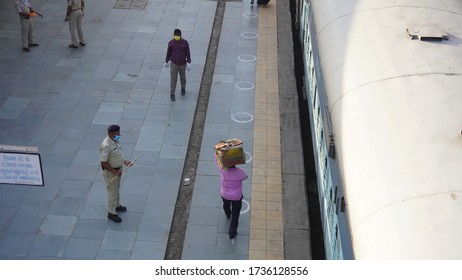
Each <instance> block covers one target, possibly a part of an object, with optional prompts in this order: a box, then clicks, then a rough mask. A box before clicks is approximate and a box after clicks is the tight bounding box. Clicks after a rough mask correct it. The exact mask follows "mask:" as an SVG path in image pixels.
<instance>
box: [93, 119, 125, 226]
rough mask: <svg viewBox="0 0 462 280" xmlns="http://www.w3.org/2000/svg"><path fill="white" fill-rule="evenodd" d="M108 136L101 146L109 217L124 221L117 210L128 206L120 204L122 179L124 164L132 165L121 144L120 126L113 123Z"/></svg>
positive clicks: (118, 221) (113, 219) (116, 220)
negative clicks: (126, 157)
mask: <svg viewBox="0 0 462 280" xmlns="http://www.w3.org/2000/svg"><path fill="white" fill-rule="evenodd" d="M107 134H108V135H107V137H106V138H104V140H103V142H102V143H101V145H100V147H99V151H100V161H101V167H102V169H103V177H104V180H105V181H106V186H107V195H108V213H107V218H108V219H109V220H112V221H114V222H116V223H120V222H122V219H121V218H120V217H119V216H118V215H117V211H119V212H125V211H127V207H125V206H122V205H120V195H119V189H120V180H121V177H122V166H123V165H124V164H125V165H127V166H128V165H130V164H131V162H130V161H129V160H124V156H123V154H122V148H121V147H120V145H119V140H120V126H118V125H116V124H113V125H110V126H109V127H108V128H107Z"/></svg>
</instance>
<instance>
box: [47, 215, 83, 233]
mask: <svg viewBox="0 0 462 280" xmlns="http://www.w3.org/2000/svg"><path fill="white" fill-rule="evenodd" d="M76 222H77V217H73V216H59V215H47V216H46V217H45V220H44V221H43V224H42V226H41V227H40V232H41V233H42V234H52V235H63V236H69V235H71V233H72V231H73V230H74V226H75V223H76Z"/></svg>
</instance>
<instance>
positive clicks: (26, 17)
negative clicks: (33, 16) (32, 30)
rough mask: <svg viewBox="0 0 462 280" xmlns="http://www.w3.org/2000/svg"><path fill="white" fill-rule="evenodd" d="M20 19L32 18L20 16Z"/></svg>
mask: <svg viewBox="0 0 462 280" xmlns="http://www.w3.org/2000/svg"><path fill="white" fill-rule="evenodd" d="M20 18H23V19H30V17H28V16H20Z"/></svg>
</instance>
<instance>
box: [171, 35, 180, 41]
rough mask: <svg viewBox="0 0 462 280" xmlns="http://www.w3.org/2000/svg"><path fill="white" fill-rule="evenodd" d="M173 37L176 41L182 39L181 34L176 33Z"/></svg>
mask: <svg viewBox="0 0 462 280" xmlns="http://www.w3.org/2000/svg"><path fill="white" fill-rule="evenodd" d="M173 38H174V39H175V40H176V41H180V38H181V36H177V35H175V36H173Z"/></svg>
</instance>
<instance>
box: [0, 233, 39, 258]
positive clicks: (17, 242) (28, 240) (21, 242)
mask: <svg viewBox="0 0 462 280" xmlns="http://www.w3.org/2000/svg"><path fill="white" fill-rule="evenodd" d="M34 237H35V234H18V233H12V234H6V235H5V236H3V237H2V238H0V256H8V257H10V256H14V257H25V256H26V255H27V252H29V249H30V247H31V245H32V242H33V241H34Z"/></svg>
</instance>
